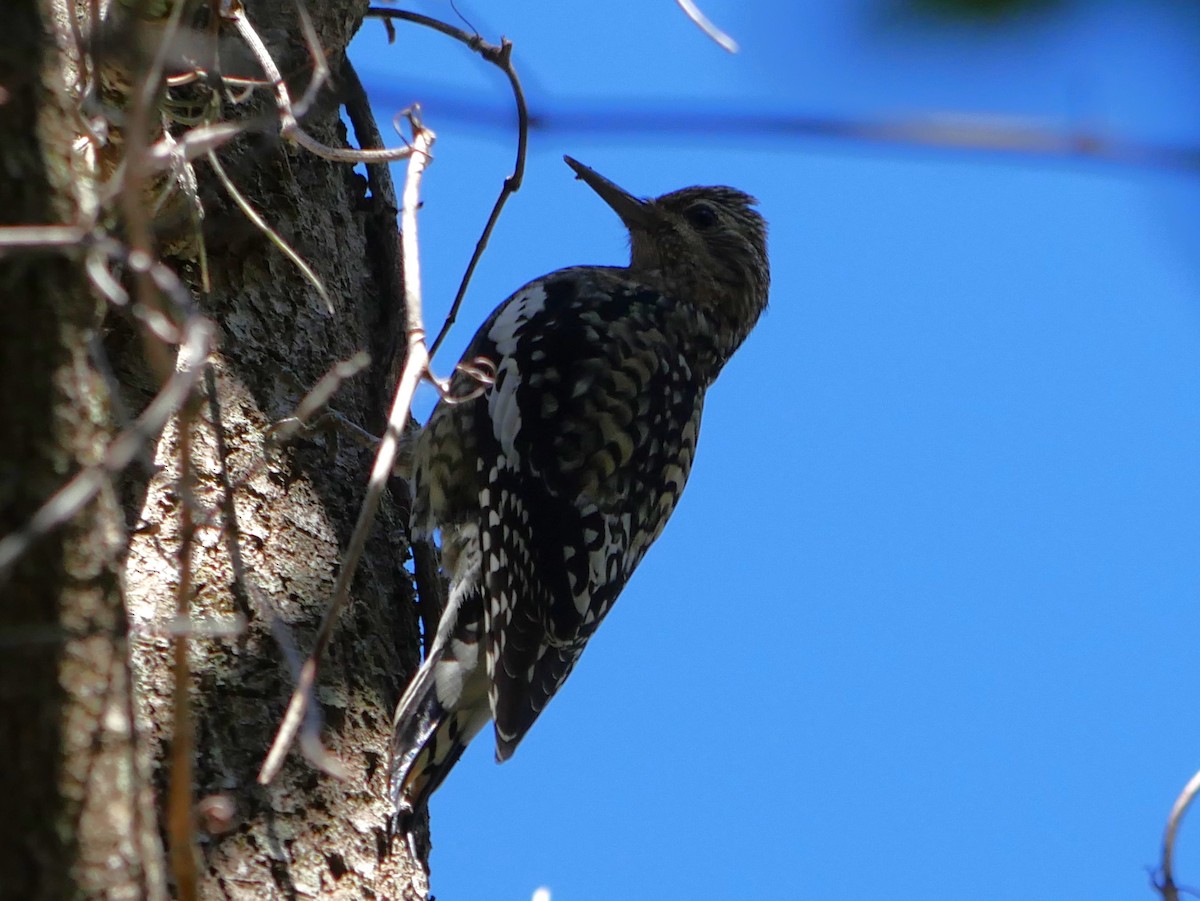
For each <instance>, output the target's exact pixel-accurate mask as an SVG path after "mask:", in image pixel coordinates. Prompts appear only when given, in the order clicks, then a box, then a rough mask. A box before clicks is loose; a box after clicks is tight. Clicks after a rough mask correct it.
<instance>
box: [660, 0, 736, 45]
mask: <svg viewBox="0 0 1200 901" xmlns="http://www.w3.org/2000/svg"><path fill="white" fill-rule="evenodd" d="M675 2H676V3H678V4H679V8H680V9H682V10H683V14H684V15H685V16H687V17H688V18H689V19H691V20H692V21H693V22H694V23H695V24H696V26H697V27H698V28H699V29H700V30H701V31H703V32H704V33H705V34H706V35H708V36H709V37H710V38H712V39H713V40H714V41H716V43H717V46H719V47H720V48H721V49H722V50H728V51H729V52H730V53H737V52H738V45H737V41H735V40H734V39H733V38H731V37H730V36H729V35H727V34H726V33H725V32H723V31H722V30H721V29H720V28H718V27H717V26H716V25H714V24H713V23H712V20H711V19H709V18H708V16H706V15H704V13H703V12H701V10H700V7H698V6H697V5H696V4H695V3H693V2H692V0H675Z"/></svg>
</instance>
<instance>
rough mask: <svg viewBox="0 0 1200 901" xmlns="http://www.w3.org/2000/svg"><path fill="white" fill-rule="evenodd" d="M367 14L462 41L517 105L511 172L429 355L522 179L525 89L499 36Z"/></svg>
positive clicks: (394, 12) (400, 14)
mask: <svg viewBox="0 0 1200 901" xmlns="http://www.w3.org/2000/svg"><path fill="white" fill-rule="evenodd" d="M367 15H368V16H372V17H374V18H377V19H383V20H384V21H385V22H386V21H390V20H392V19H402V20H404V21H406V22H414V23H416V24H418V25H424V26H425V27H427V28H432V29H434V30H435V31H439V32H441V33H442V34H444V35H448V36H449V37H452V38H454V39H455V40H456V41H460V42H462V43H464V44H466V45H467V46H468V47H470V48H471V49H472V50H474V51H475V52H476V53H478V54H479V55H480V56H482V57H483V58H484V59H485V60H487V61H488V62H489V63H491V64H492V65H494V66H496V67H498V68H499V69H500V70H501V71H502V72H503V73H504V74H505V75H506V76H508V83H509V85H510V86H511V87H512V92H513V100H514V101H515V102H516V105H517V155H516V160H515V161H514V162H513V171H512V175H510V176H508V177H507V178H506V179H504V184H503V185H502V186H501V188H500V194H499V196H497V197H496V203H495V204H494V205H493V206H492V212H491V215H489V216H488V221H487V224H486V225H485V226H484V227H483V233H482V234H481V235H480V236H479V240H478V241H477V242H476V244H475V252H474V253H473V254H472V255H471V261H470V262H469V263H468V264H467V269H466V272H464V273H463V277H462V281H461V282H459V285H458V292H457V293H456V294H455V295H454V302H453V303H452V304H451V305H450V310H449V312H448V313H447V314H446V319H445V321H444V322H443V323H442V327H441V330H440V331H439V332H438V334H437V337H436V338H434V340H433V344H431V345H430V347H429V354H430V356H433V354H435V353H437V350H438V348H439V347H441V346H442V342H443V341H444V340H445V339H446V335H447V334H448V333H449V331H450V327H451V326H452V325H454V321H455V320H456V319H457V318H458V311H459V308H460V307H462V302H463V298H464V297H466V295H467V286H468V285H470V283H471V277H472V276H473V275H474V274H475V267H476V266H478V265H479V260H480V258H481V257H482V256H483V251H484V250H485V249H486V248H487V245H488V240H489V239H490V238H491V236H492V231H493V229H495V227H496V222H497V220H499V218H500V212H501V210H503V209H504V204H505V203H506V202H507V201H508V198H509V197H510V196H511V195H513V194H515V193H516V192H517V191H519V190H520V189H521V182H522V181H523V180H524V178H525V154H526V149H527V147H528V143H529V109H528V107H527V106H526V103H525V91H524V90H523V89H522V87H521V80H520V78H518V77H517V72H516V70H515V69H514V68H513V64H512V43H511V42H510V41H508V40H505V39H504V38H501V39H500V46H496V45H495V44H489V43H488V42H487V41H485V40H484V39H483V38H481V37H480V36H479V35H477V34H468V33H467V32H465V31H463V30H462V29H461V28H456V27H455V26H453V25H450V24H448V23H446V22H441V21H439V20H437V19H433V18H430V17H429V16H423V15H421V14H420V13H414V12H409V11H407V10H402V9H382V8H380V7H375V6H373V7H371V8H370V9H369V10H367Z"/></svg>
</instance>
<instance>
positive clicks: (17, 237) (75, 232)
mask: <svg viewBox="0 0 1200 901" xmlns="http://www.w3.org/2000/svg"><path fill="white" fill-rule="evenodd" d="M85 235H86V232H85V231H84V230H83V229H81V228H80V227H79V226H77V225H8V226H5V227H3V228H0V256H3V254H4V253H5V251H8V250H22V251H29V250H54V249H58V248H64V247H65V248H72V247H75V246H77V245H78V244H80V243H81V242H82V241H83V239H84V236H85Z"/></svg>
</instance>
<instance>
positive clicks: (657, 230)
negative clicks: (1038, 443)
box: [389, 156, 770, 829]
mask: <svg viewBox="0 0 1200 901" xmlns="http://www.w3.org/2000/svg"><path fill="white" fill-rule="evenodd" d="M564 159H565V161H566V163H567V164H568V165H569V166H570V167H571V168H572V169H573V170H574V172H575V174H576V177H577V178H578V179H579V180H581V181H583V182H584V183H585V184H586V185H588V186H589V187H590V188H591V189H592V190H593V191H595V193H596V194H598V195H599V196H600V198H601V199H602V200H603V201H604V202H605V203H606V204H607V205H608V206H609V207H611V209H612V210H613V211H614V212H615V213H616V214H617V216H618V217H620V219H621V221H622V222H623V223H624V225H625V227H626V228H627V229H628V231H629V238H630V261H629V265H628V266H575V267H571V268H566V269H560V270H558V271H556V272H552V273H550V274H549V275H545V276H543V277H541V278H538V279H535V280H534V281H532V282H530V283H528V284H527V285H525V286H524V287H523V288H521V289H519V290H518V291H517V292H516V293H514V294H513V295H512V296H511V297H509V298H508V299H507V300H506V301H504V302H503V303H502V304H500V306H499V307H497V308H496V309H495V311H494V312H493V313H492V314H491V316H490V317H489V318H488V319H487V320H486V321H485V322H484V323H483V325H482V326H480V328H479V330H478V331H477V332H476V333H475V336H474V338H473V339H472V340H471V342H470V344H469V345H468V347H467V349H466V351H465V352H464V354H463V358H462V360H463V362H462V363H461V364H460V365H459V367H458V369H457V370H456V372H455V374H454V375H453V376H452V377H451V378H450V379H449V380H448V384H447V385H445V386H444V388H445V390H444V391H443V396H442V399H441V400H440V401H439V402H438V404H437V405H436V406H435V408H434V410H433V412H432V413H431V414H430V418H429V420H428V421H427V423H426V424H425V426H424V428H422V429H421V431H420V432H419V433H418V434H417V435H416V437H415V438H414V439H413V444H412V450H411V454H412V456H411V464H410V467H411V468H410V476H411V488H412V499H413V500H412V517H411V524H412V529H411V531H412V534H413V535H415V536H418V537H420V536H432V535H433V534H434V533H436V532H440V535H441V552H442V558H441V559H442V563H441V565H442V570H443V573H444V574H445V576H446V578H447V581H448V585H449V589H448V591H447V597H446V603H445V607H444V612H443V613H442V615H441V618H440V620H439V622H438V625H437V631H436V634H435V637H434V640H433V642H432V644H431V646H430V648H429V651H428V653H427V655H426V658H425V660H424V662H423V663H422V665H421V666H420V668H419V669H418V671H417V673H416V674H415V675H414V677H413V678H412V681H411V682H410V683H409V685H408V688H407V689H406V690H405V692H404V694H403V696H402V698H401V700H400V703H399V704H398V706H397V708H396V715H395V718H394V721H393V735H392V748H391V750H392V756H391V763H390V770H389V776H390V792H391V800H392V803H393V805H394V807H395V816H396V820H395V822H396V823H397V824H398V825H397V829H408V828H410V825H411V823H412V818H413V817H414V816H415V815H416V814H418V813H419V812H420V811H422V810H423V809H425V807H426V806H427V804H428V802H429V799H430V796H431V795H432V794H433V793H434V791H435V790H436V789H437V788H438V787H439V786H440V785H441V784H442V781H443V780H444V779H445V778H446V776H447V774H448V773H449V772H450V770H451V768H452V767H453V766H454V765H455V763H457V761H458V760H459V758H460V757H461V755H462V753H463V751H464V750H465V749H466V747H467V745H468V744H469V743H470V741H471V740H472V739H473V738H474V737H475V736H476V735H477V734H478V733H479V732H480V731H481V730H482V729H483V728H484V727H485V726H486V725H487V724H488V722H489V721H490V722H492V723H493V729H494V735H495V749H496V760H497V762H503V761H505V760H507V759H508V758H509V757H511V756H512V754H513V752H514V750H515V749H516V747H517V745H518V744H519V743H520V742H521V740H522V739H523V738H524V736H525V735H526V733H527V732H528V731H529V729H530V727H531V726H532V725H533V723H534V721H535V720H536V719H537V718H538V717H539V716H540V715H541V713H542V711H543V710H544V709H545V707H546V705H547V703H548V702H549V701H550V699H551V698H552V697H553V696H554V694H555V692H557V691H558V689H559V688H560V686H561V685H562V684H563V682H564V681H565V680H566V679H567V677H568V676H569V675H570V673H571V670H572V669H573V667H574V666H575V664H576V662H577V661H578V659H579V657H580V654H581V653H582V652H583V649H584V646H585V645H586V644H587V642H588V639H589V638H591V636H592V635H593V633H595V631H596V629H597V627H598V626H599V625H600V623H601V621H602V620H603V619H604V617H605V615H606V614H607V613H608V612H609V610H610V609H611V608H612V605H613V603H614V602H615V601H616V599H617V597H618V595H620V594H621V591H622V589H623V588H624V587H625V585H626V583H627V581H628V580H629V577H630V576H631V575H632V574H633V572H634V570H635V569H636V568H637V566H638V563H639V562H640V561H641V560H642V558H643V556H644V555H645V553H646V551H647V549H648V548H649V547H650V545H651V544H653V543H654V541H655V539H657V538H658V536H659V534H660V533H661V532H662V530H663V527H664V526H665V525H666V522H667V520H668V518H669V517H670V516H671V513H672V512H673V510H674V509H675V506H676V503H677V502H678V500H679V497H680V494H681V492H682V491H683V488H684V485H685V483H686V482H687V479H688V474H689V473H690V471H691V468H692V461H693V458H694V456H695V452H696V442H697V439H698V437H699V430H700V418H701V412H702V409H703V404H704V395H705V392H706V390H707V389H708V388H709V386H710V385H711V384H712V383H713V381H714V380H715V379H716V377H717V375H718V374H719V373H720V372H721V369H722V368H723V367H724V366H725V364H726V363H727V362H728V360H729V359H730V357H731V356H732V355H733V353H734V351H736V350H737V349H738V347H739V346H740V345H741V344H742V342H743V341H744V340H745V339H746V337H747V335H749V333H750V331H751V329H752V328H753V327H754V325H755V324H756V323H757V321H758V319H759V317H760V316H761V315H762V313H763V311H764V310H765V309H766V306H767V297H768V292H769V288H770V266H769V263H768V258H767V226H766V222H765V220H764V219H763V217H762V215H761V214H760V213H759V212H758V211H757V210H756V209H755V206H756V204H757V201H756V200H755V198H753V197H751V196H750V195H749V194H746V193H744V192H742V191H739V190H736V189H734V188H729V187H723V186H717V187H688V188H683V189H681V190H677V191H673V192H671V193H669V194H664V195H662V196H661V197H656V198H653V199H643V198H639V197H637V196H635V195H633V194H630V193H629V192H627V191H625V190H624V189H622V188H619V187H618V186H617V185H616V184H614V183H613V182H611V181H609V180H608V179H607V178H605V177H603V176H602V175H600V174H599V173H597V172H596V171H595V170H593V169H591V168H589V167H588V166H585V165H583V164H582V163H579V162H578V161H576V160H574V159H572V158H571V157H569V156H568V157H564ZM404 824H408V825H404Z"/></svg>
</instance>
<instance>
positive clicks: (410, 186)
mask: <svg viewBox="0 0 1200 901" xmlns="http://www.w3.org/2000/svg"><path fill="white" fill-rule="evenodd" d="M411 121H412V126H413V141H412V146H413V154H412V155H411V156H410V157H409V160H408V176H407V178H406V179H405V183H404V194H403V199H402V203H401V232H402V237H403V241H404V290H405V313H406V321H407V325H408V328H407V330H406V332H407V335H408V357H407V359H406V361H405V364H404V371H403V372H402V373H401V376H400V383H399V385H398V386H397V387H396V396H395V399H394V400H393V402H392V409H391V414H390V415H389V417H388V428H387V431H386V432H385V433H384V436H383V440H382V441H381V442H380V444H379V451H378V453H377V454H376V456H375V464H374V466H373V467H372V470H371V478H370V480H369V481H368V483H367V492H366V496H365V497H364V498H363V503H362V507H361V509H360V510H359V514H358V521H357V522H356V523H355V524H354V532H353V534H352V535H351V537H350V545H349V547H348V548H347V550H346V556H345V559H344V560H343V561H342V567H341V570H340V571H339V572H338V578H337V583H336V584H335V586H334V591H333V599H332V600H331V601H330V603H329V607H328V609H327V610H326V611H325V618H324V619H323V620H322V622H321V628H320V630H319V631H318V633H317V638H316V641H315V643H314V645H313V649H312V652H311V653H310V654H309V656H308V659H307V660H305V661H304V666H303V667H301V670H300V675H299V678H298V679H297V683H296V687H295V690H294V691H293V692H292V697H291V700H290V701H289V703H288V707H287V710H286V712H285V713H284V715H283V720H282V721H281V723H280V725H279V731H278V732H277V733H276V736H275V741H274V742H273V743H272V745H271V749H270V751H268V753H267V757H266V760H264V761H263V765H262V769H261V770H260V771H259V774H258V781H259V782H260V783H261V784H264V785H265V784H267V783H269V782H270V781H271V780H272V779H274V778H275V775H276V774H277V773H278V772H279V767H280V766H281V765H282V763H283V758H284V755H285V754H286V753H287V750H288V748H289V747H290V746H291V744H292V742H293V741H294V740H295V738H296V735H297V733H298V732H299V731H300V728H301V726H302V725H303V724H304V723H305V721H306V720H308V721H309V722H311V721H312V720H311V719H309V709H310V707H314V706H315V699H314V697H313V686H314V685H315V684H316V678H317V670H318V668H319V666H320V660H321V656H322V655H323V654H324V652H325V648H326V647H327V646H328V644H329V640H330V638H331V637H332V635H333V629H334V625H335V624H336V622H337V618H338V615H339V614H340V613H341V611H342V608H343V607H344V606H345V604H346V600H347V598H348V596H349V591H350V582H351V580H352V579H353V578H354V572H355V570H356V569H357V568H358V561H359V558H360V557H361V556H362V551H363V548H364V547H365V546H366V541H367V536H368V534H370V531H371V527H372V525H373V523H374V521H375V511H376V509H377V508H378V505H379V499H380V497H381V496H382V494H383V488H384V485H385V484H386V481H387V478H388V475H389V474H390V473H391V471H392V464H393V462H394V461H395V458H396V449H397V443H398V441H399V436H400V434H401V433H402V432H403V430H404V427H405V425H406V424H407V422H408V418H409V410H410V408H411V407H412V399H413V395H414V394H415V393H416V388H417V385H418V384H420V382H421V380H422V379H423V378H424V377H425V375H426V373H427V372H428V368H429V354H428V352H427V350H426V348H425V331H424V328H423V326H422V321H421V272H420V263H419V254H418V245H417V207H418V205H419V200H420V185H421V175H422V174H423V173H424V171H425V167H426V165H427V164H428V162H429V159H430V157H429V149H430V147H431V146H432V145H433V141H434V134H433V132H432V131H430V130H429V129H427V128H425V127H423V126H422V125H421V124H420V123H419V122H418V121H417V120H416V118H415V117H413V118H412V119H411ZM306 731H307V730H306ZM307 737H308V738H309V740H307V741H304V742H302V744H301V750H302V751H303V752H304V754H305V756H306V757H307V758H308V759H309V761H310V762H311V763H312V764H313V765H314V766H316V767H318V768H319V769H321V770H323V771H325V772H327V773H329V774H330V775H333V776H337V777H339V778H340V777H341V773H340V772H339V770H340V764H339V766H338V767H336V768H335V767H334V766H332V765H331V764H333V763H334V762H336V758H334V757H333V755H332V754H329V753H328V752H327V751H326V750H325V749H324V747H323V746H322V745H321V744H320V741H319V738H317V737H315V736H311V735H310V736H307Z"/></svg>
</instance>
